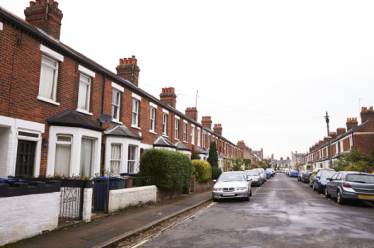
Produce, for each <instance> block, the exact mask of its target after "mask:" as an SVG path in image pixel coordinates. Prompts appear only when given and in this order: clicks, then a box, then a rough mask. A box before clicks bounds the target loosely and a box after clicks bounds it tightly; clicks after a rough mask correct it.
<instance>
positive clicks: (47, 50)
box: [40, 44, 64, 62]
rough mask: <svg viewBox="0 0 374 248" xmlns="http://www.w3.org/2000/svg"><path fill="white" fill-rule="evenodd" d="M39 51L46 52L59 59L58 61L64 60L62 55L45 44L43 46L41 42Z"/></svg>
mask: <svg viewBox="0 0 374 248" xmlns="http://www.w3.org/2000/svg"><path fill="white" fill-rule="evenodd" d="M40 51H42V52H43V53H45V54H47V55H48V56H50V57H52V58H54V59H56V60H58V61H60V62H63V61H64V56H63V55H61V54H59V53H57V52H55V51H53V50H52V49H49V48H48V47H46V46H43V45H42V44H40Z"/></svg>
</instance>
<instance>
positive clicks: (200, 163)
mask: <svg viewBox="0 0 374 248" xmlns="http://www.w3.org/2000/svg"><path fill="white" fill-rule="evenodd" d="M191 162H192V165H193V174H194V175H195V180H196V182H198V183H205V182H208V181H209V180H210V179H212V167H211V166H210V164H209V163H208V162H207V161H204V160H197V159H196V160H192V161H191Z"/></svg>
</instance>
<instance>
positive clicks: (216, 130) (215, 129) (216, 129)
mask: <svg viewBox="0 0 374 248" xmlns="http://www.w3.org/2000/svg"><path fill="white" fill-rule="evenodd" d="M213 132H214V133H215V134H218V135H220V136H222V126H221V124H214V127H213Z"/></svg>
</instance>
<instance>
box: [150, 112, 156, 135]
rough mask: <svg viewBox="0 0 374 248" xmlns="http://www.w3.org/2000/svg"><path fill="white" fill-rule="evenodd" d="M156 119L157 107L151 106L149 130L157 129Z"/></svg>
mask: <svg viewBox="0 0 374 248" xmlns="http://www.w3.org/2000/svg"><path fill="white" fill-rule="evenodd" d="M155 120H156V109H155V108H153V107H151V108H150V117H149V131H151V132H154V131H155Z"/></svg>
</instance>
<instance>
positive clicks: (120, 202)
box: [108, 185, 157, 213]
mask: <svg viewBox="0 0 374 248" xmlns="http://www.w3.org/2000/svg"><path fill="white" fill-rule="evenodd" d="M156 199H157V187H156V186H154V185H153V186H145V187H138V188H127V189H117V190H110V191H109V206H108V211H109V213H113V212H115V211H117V210H120V209H124V208H127V207H130V206H141V205H144V204H147V203H156Z"/></svg>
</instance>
